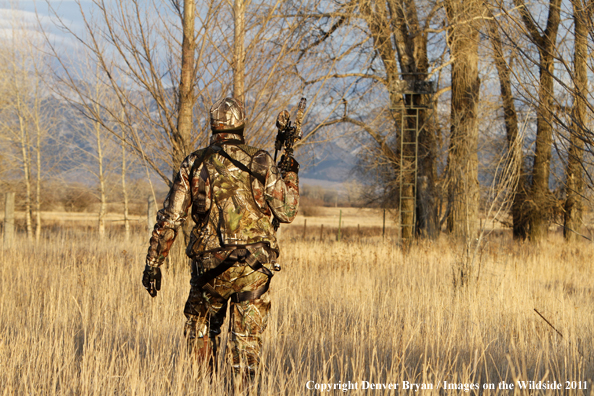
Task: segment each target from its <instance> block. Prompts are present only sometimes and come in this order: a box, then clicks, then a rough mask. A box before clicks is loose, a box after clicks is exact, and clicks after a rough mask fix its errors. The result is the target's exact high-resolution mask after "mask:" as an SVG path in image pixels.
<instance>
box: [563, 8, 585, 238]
mask: <svg viewBox="0 0 594 396" xmlns="http://www.w3.org/2000/svg"><path fill="white" fill-rule="evenodd" d="M588 2H589V1H588ZM571 3H572V5H573V21H574V29H575V41H574V55H573V64H574V69H575V75H574V76H573V86H574V88H573V89H574V99H573V117H572V119H573V127H572V130H571V136H570V146H569V152H568V156H567V169H566V181H565V193H566V199H565V214H564V227H563V236H564V237H565V239H566V240H567V241H576V240H579V239H580V235H581V230H582V194H583V189H584V181H583V175H582V163H583V159H584V141H583V140H582V136H583V131H584V130H585V128H586V108H587V107H586V106H587V104H586V97H587V94H588V68H587V63H586V62H587V59H588V36H587V35H588V28H587V21H588V20H589V19H586V20H584V19H585V18H586V12H587V11H589V10H584V6H583V3H582V1H581V0H572V1H571Z"/></svg>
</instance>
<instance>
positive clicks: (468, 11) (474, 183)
mask: <svg viewBox="0 0 594 396" xmlns="http://www.w3.org/2000/svg"><path fill="white" fill-rule="evenodd" d="M444 5H445V9H446V14H447V18H448V29H449V32H448V33H449V34H448V45H449V47H450V54H451V57H452V58H453V64H452V71H451V83H452V93H451V110H450V111H451V113H450V117H451V123H450V125H451V132H450V148H449V153H448V165H447V166H448V213H447V215H448V216H447V226H448V230H449V231H450V232H452V233H453V234H454V235H458V236H465V237H467V238H474V236H475V234H476V230H477V228H478V208H479V206H478V205H479V199H480V196H479V190H480V188H479V182H478V157H477V141H478V104H479V92H480V79H479V70H478V46H479V29H480V26H481V21H480V19H479V18H480V16H481V13H480V11H481V7H480V5H481V3H480V2H479V1H468V0H467V1H464V0H446V1H445V2H444Z"/></svg>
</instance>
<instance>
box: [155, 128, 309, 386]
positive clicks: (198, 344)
mask: <svg viewBox="0 0 594 396" xmlns="http://www.w3.org/2000/svg"><path fill="white" fill-rule="evenodd" d="M298 186H299V178H298V176H297V173H295V172H286V173H284V174H281V173H280V172H279V170H278V168H277V167H276V165H275V164H274V162H273V160H272V158H271V156H270V154H268V153H267V152H266V151H264V150H259V149H257V148H254V147H250V146H247V145H245V144H244V140H243V136H242V135H241V134H239V133H236V131H227V132H221V133H215V134H214V135H213V138H212V140H211V145H210V146H209V147H207V148H205V149H202V150H198V151H196V152H194V153H192V154H190V155H189V156H188V157H187V158H186V159H185V160H184V161H183V163H182V165H181V167H180V170H179V172H178V174H177V176H176V178H175V180H174V183H173V186H172V187H171V190H170V191H169V194H168V195H167V198H166V199H165V202H164V204H163V209H161V210H160V211H159V212H158V214H157V223H156V224H155V227H154V229H153V232H152V236H151V239H150V247H149V250H148V254H147V257H146V263H147V265H149V266H153V267H158V266H160V265H161V264H162V263H163V261H164V260H165V258H166V257H167V255H168V252H169V249H170V248H171V245H172V243H173V241H174V240H175V237H176V236H177V230H178V228H179V226H180V225H182V223H183V222H184V221H185V220H186V219H187V216H188V212H189V209H190V207H192V217H193V219H194V222H195V224H196V225H195V227H194V229H193V230H192V232H191V236H190V242H189V244H188V247H187V249H186V253H187V254H188V256H189V257H191V258H192V259H193V274H192V281H191V282H190V284H191V290H190V295H189V297H188V301H187V303H186V306H185V309H184V314H185V315H186V317H187V322H186V327H185V331H184V334H185V335H186V337H187V340H188V346H189V348H190V349H191V351H192V353H193V354H194V356H196V357H197V358H201V359H204V360H208V361H210V362H211V364H212V361H213V360H214V357H215V356H216V351H217V349H218V346H219V344H218V343H219V337H218V336H219V335H220V332H221V326H222V324H223V321H224V319H225V312H226V308H227V304H228V301H229V298H230V297H231V296H232V295H233V294H235V293H239V292H249V291H254V290H257V289H259V288H260V287H262V286H263V285H265V284H266V282H267V281H268V280H269V278H268V276H267V275H265V274H264V273H262V272H260V271H255V270H254V269H252V268H251V267H250V266H249V265H247V264H246V262H245V261H243V262H242V261H238V262H236V263H234V264H233V266H232V267H230V268H229V269H227V270H226V271H225V272H223V273H222V274H221V275H219V276H218V277H216V278H214V279H212V280H211V281H209V282H208V283H207V284H206V285H205V286H203V287H202V288H200V287H199V286H198V284H197V279H198V276H199V275H201V274H203V273H204V272H206V271H207V270H209V269H212V268H215V267H216V266H217V265H219V264H220V263H221V262H223V261H224V260H225V259H226V258H227V257H228V256H229V255H230V254H231V252H232V251H233V246H235V245H238V246H239V247H242V246H245V247H246V248H247V250H249V252H250V253H251V255H253V256H254V257H255V258H256V259H257V261H259V262H260V263H263V264H264V266H265V267H266V268H268V269H272V264H271V263H272V261H273V260H274V259H275V258H276V257H277V256H278V254H279V253H280V252H279V247H278V243H277V240H276V235H275V232H274V229H273V227H272V224H271V217H272V216H273V215H274V216H275V217H276V218H277V219H278V220H279V221H280V222H281V223H289V222H291V221H293V219H294V218H295V216H296V215H297V209H298V206H299V187H298ZM230 304H231V318H230V321H231V324H230V328H231V332H232V335H231V343H232V350H233V367H234V369H235V370H236V371H242V372H243V373H244V374H245V373H247V374H250V375H251V374H253V373H254V370H255V369H256V367H257V366H258V363H259V352H260V347H261V344H262V339H261V334H262V332H263V331H264V329H265V328H266V324H267V320H268V312H269V309H270V300H269V296H268V292H266V293H264V294H263V295H261V296H260V297H259V298H258V299H255V300H251V301H242V302H239V303H234V302H231V303H230Z"/></svg>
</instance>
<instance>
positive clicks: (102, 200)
mask: <svg viewBox="0 0 594 396" xmlns="http://www.w3.org/2000/svg"><path fill="white" fill-rule="evenodd" d="M97 88H98V86H97ZM95 136H96V138H97V165H98V168H99V169H98V171H99V172H98V173H97V175H98V177H99V222H98V227H97V228H98V231H99V238H100V239H103V238H104V237H105V214H106V212H107V202H106V197H105V175H104V171H103V148H102V147H101V125H100V124H99V123H98V122H95Z"/></svg>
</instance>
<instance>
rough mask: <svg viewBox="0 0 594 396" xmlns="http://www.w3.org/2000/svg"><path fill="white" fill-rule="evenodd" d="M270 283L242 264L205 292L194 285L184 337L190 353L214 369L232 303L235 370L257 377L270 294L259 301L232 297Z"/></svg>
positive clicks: (262, 275)
mask: <svg viewBox="0 0 594 396" xmlns="http://www.w3.org/2000/svg"><path fill="white" fill-rule="evenodd" d="M266 266H267V267H268V266H269V264H266ZM193 279H195V274H193ZM267 281H268V276H266V275H265V274H263V273H261V272H259V271H254V270H253V269H252V268H251V267H249V266H247V265H245V264H242V263H239V262H238V263H236V264H235V265H234V266H233V267H231V268H229V269H228V270H226V271H225V272H223V273H222V274H221V275H219V276H218V277H216V278H214V279H213V280H211V281H210V282H208V284H207V286H206V287H204V288H203V289H202V290H201V289H199V288H198V287H196V286H195V285H194V282H191V284H192V287H191V289H190V296H189V297H188V301H187V302H186V306H185V309H184V314H185V315H186V318H187V321H186V325H185V329H184V336H185V337H186V340H187V342H188V348H189V351H190V353H191V354H195V357H196V358H197V359H200V360H205V361H206V360H207V361H208V363H209V365H210V367H211V368H212V367H213V365H214V363H215V361H216V353H217V350H218V349H219V347H220V334H221V326H222V325H223V323H224V321H225V315H226V311H227V304H229V303H230V304H231V307H230V312H231V317H230V319H229V320H230V323H229V329H230V334H231V351H232V356H233V370H234V371H235V372H236V373H237V374H239V373H242V374H248V375H250V376H253V375H254V374H255V371H256V369H257V367H258V365H259V363H260V348H261V346H262V332H263V331H264V329H265V328H266V325H267V323H268V312H269V311H270V298H269V292H266V293H264V294H263V295H262V296H260V298H258V299H256V300H252V301H242V302H239V303H234V302H232V301H230V300H229V298H230V297H231V296H232V295H233V294H235V293H237V292H246V291H253V290H256V289H258V288H260V287H261V286H263V285H264V284H265V283H266V282H267ZM209 290H210V291H209ZM213 291H214V292H215V293H212V292H213Z"/></svg>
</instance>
